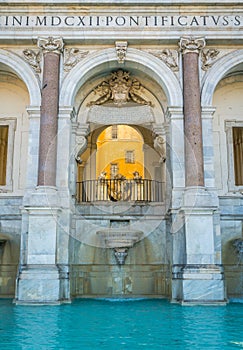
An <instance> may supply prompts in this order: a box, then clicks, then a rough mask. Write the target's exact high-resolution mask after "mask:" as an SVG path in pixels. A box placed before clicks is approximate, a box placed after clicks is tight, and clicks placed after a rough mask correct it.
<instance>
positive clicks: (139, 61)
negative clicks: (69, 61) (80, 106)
mask: <svg viewBox="0 0 243 350" xmlns="http://www.w3.org/2000/svg"><path fill="white" fill-rule="evenodd" d="M101 62H104V63H106V64H107V65H109V67H111V68H115V67H117V56H116V52H115V50H114V48H109V49H104V50H99V51H95V52H93V53H91V54H90V55H88V56H86V57H85V58H84V59H83V60H82V62H79V63H78V64H77V65H76V66H75V67H74V68H73V69H72V70H71V71H70V72H69V73H68V74H67V75H66V76H65V77H64V79H63V84H62V86H61V90H60V104H61V105H64V106H67V105H73V104H74V99H75V96H76V93H77V90H78V89H79V88H80V86H82V85H83V84H84V83H85V82H86V81H87V80H88V77H89V74H90V72H91V71H92V70H95V71H96V72H97V74H98V73H99V72H100V71H101V64H100V63H101ZM126 62H127V63H128V64H129V66H136V69H140V70H141V71H143V72H144V73H147V74H148V75H149V76H150V77H151V79H154V80H155V81H157V82H158V84H160V85H161V86H162V88H163V89H164V91H165V94H166V97H167V100H168V104H169V105H171V106H182V89H181V85H180V83H179V81H178V79H177V77H176V75H175V74H174V73H173V72H172V71H171V70H170V69H169V67H168V66H167V65H166V64H165V63H164V62H162V61H160V60H158V59H157V58H156V57H154V56H153V55H151V54H149V53H148V52H145V51H141V50H138V49H135V48H128V50H127V56H126ZM80 70H81V71H82V75H80Z"/></svg>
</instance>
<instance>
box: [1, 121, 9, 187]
mask: <svg viewBox="0 0 243 350" xmlns="http://www.w3.org/2000/svg"><path fill="white" fill-rule="evenodd" d="M7 153H8V125H0V155H1V157H0V186H4V185H6V174H7Z"/></svg>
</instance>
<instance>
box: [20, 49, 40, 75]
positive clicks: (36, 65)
mask: <svg viewBox="0 0 243 350" xmlns="http://www.w3.org/2000/svg"><path fill="white" fill-rule="evenodd" d="M23 54H24V59H25V60H26V61H27V62H28V63H29V64H30V65H31V67H32V68H33V69H34V70H35V71H36V73H40V72H41V68H40V60H41V55H40V51H39V50H38V51H34V50H30V49H25V50H24V51H23Z"/></svg>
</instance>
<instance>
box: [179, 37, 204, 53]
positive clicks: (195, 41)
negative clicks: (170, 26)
mask: <svg viewBox="0 0 243 350" xmlns="http://www.w3.org/2000/svg"><path fill="white" fill-rule="evenodd" d="M205 45H206V41H205V39H204V38H202V37H201V38H195V37H182V38H181V39H180V42H179V47H180V51H181V52H182V54H183V55H184V54H186V53H189V52H192V53H197V54H199V52H200V50H202V49H203V48H204V47H205Z"/></svg>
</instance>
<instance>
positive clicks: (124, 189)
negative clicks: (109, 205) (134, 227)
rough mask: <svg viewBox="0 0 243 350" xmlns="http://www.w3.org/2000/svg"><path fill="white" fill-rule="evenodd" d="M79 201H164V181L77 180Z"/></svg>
mask: <svg viewBox="0 0 243 350" xmlns="http://www.w3.org/2000/svg"><path fill="white" fill-rule="evenodd" d="M76 199H77V202H78V203H89V202H97V201H112V202H119V201H135V202H163V183H162V182H159V181H155V180H149V179H132V180H128V179H98V180H86V181H81V182H77V197H76Z"/></svg>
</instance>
